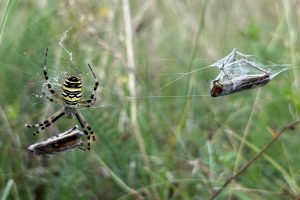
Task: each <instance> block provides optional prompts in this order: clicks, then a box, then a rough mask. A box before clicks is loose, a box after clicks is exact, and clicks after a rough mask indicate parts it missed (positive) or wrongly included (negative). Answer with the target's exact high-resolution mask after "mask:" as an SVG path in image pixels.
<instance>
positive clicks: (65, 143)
mask: <svg viewBox="0 0 300 200" xmlns="http://www.w3.org/2000/svg"><path fill="white" fill-rule="evenodd" d="M83 135H84V133H82V132H81V131H79V130H78V126H74V127H73V128H72V129H70V130H68V131H66V132H64V133H61V134H58V135H56V136H53V137H50V138H48V139H47V140H45V141H42V142H39V143H36V144H32V145H30V146H29V147H28V150H29V151H30V152H31V153H33V154H35V155H51V154H53V153H59V152H62V151H66V150H70V149H73V148H76V147H81V146H83V142H82V140H81V137H82V136H83Z"/></svg>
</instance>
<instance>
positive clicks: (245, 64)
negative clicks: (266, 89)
mask: <svg viewBox="0 0 300 200" xmlns="http://www.w3.org/2000/svg"><path fill="white" fill-rule="evenodd" d="M211 66H218V67H219V68H220V73H219V75H218V76H217V77H216V78H215V80H213V81H212V82H211V91H210V93H211V96H212V97H218V96H224V95H228V94H232V93H235V92H239V91H242V90H248V89H253V88H257V87H261V86H264V85H266V84H267V83H269V82H270V81H271V80H272V79H273V78H274V77H275V76H277V75H278V74H279V73H281V72H283V71H285V70H288V69H289V68H290V67H291V65H289V64H283V65H280V64H261V63H260V62H259V61H258V60H257V58H256V57H255V56H251V55H245V54H242V53H240V52H238V50H237V49H234V50H233V51H232V52H231V53H230V54H229V55H228V56H226V57H225V58H223V59H221V60H219V61H217V62H216V63H214V64H213V65H211Z"/></svg>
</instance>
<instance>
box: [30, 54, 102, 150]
mask: <svg viewBox="0 0 300 200" xmlns="http://www.w3.org/2000/svg"><path fill="white" fill-rule="evenodd" d="M47 57H48V48H47V49H46V54H45V59H44V72H43V74H44V77H45V80H46V85H45V86H46V87H43V91H42V94H43V95H44V96H45V97H46V98H47V99H48V100H49V101H51V102H60V103H63V108H61V109H60V110H59V111H58V112H56V113H54V114H52V115H51V116H50V117H49V118H48V119H47V120H45V121H44V122H41V123H38V124H33V125H28V124H26V126H27V127H28V128H32V127H35V128H38V130H37V131H36V132H35V133H34V135H35V134H37V133H39V132H41V131H43V130H44V129H46V128H47V127H48V126H50V125H51V124H52V123H54V122H55V121H56V120H58V119H59V118H61V117H62V116H63V115H66V116H67V117H68V118H71V119H72V118H74V117H76V118H77V120H78V122H79V124H80V125H81V127H82V129H83V131H84V133H85V135H86V136H87V139H88V143H87V145H88V147H87V149H90V140H91V139H92V140H93V141H95V140H96V137H95V136H94V132H93V130H92V129H91V127H90V126H89V124H88V123H87V121H86V120H85V118H84V117H83V116H82V115H81V113H80V112H79V111H78V108H80V107H91V106H92V105H93V104H94V102H95V101H96V96H95V93H96V91H97V89H98V87H99V82H98V80H97V78H96V76H95V73H94V72H93V69H92V68H91V66H90V65H88V66H89V68H90V70H91V72H92V74H93V77H94V80H95V85H94V88H93V91H92V93H91V95H90V98H89V99H87V100H84V99H82V80H81V76H80V74H79V75H70V76H68V77H67V78H66V79H65V80H64V82H63V85H62V87H61V88H62V93H61V95H58V93H56V92H55V90H54V88H53V86H52V84H51V83H50V81H49V76H48V72H47ZM46 88H47V89H48V93H47V92H46V91H44V89H46Z"/></svg>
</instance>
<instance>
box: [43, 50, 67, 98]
mask: <svg viewBox="0 0 300 200" xmlns="http://www.w3.org/2000/svg"><path fill="white" fill-rule="evenodd" d="M47 58H48V48H47V49H46V54H45V59H44V77H45V79H46V81H47V87H48V90H49V91H50V93H51V95H52V96H53V97H54V98H55V99H56V100H58V101H62V100H63V98H62V97H61V96H59V95H58V94H57V93H56V92H55V90H54V89H53V87H52V85H51V83H50V82H49V76H48V71H47ZM42 94H43V95H44V96H45V97H46V99H48V100H49V101H51V102H54V101H55V100H54V99H53V98H51V97H49V96H48V95H47V94H46V92H45V91H44V90H43V91H42Z"/></svg>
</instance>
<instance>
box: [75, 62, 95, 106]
mask: <svg viewBox="0 0 300 200" xmlns="http://www.w3.org/2000/svg"><path fill="white" fill-rule="evenodd" d="M88 66H89V68H90V70H91V72H92V74H93V76H94V79H95V85H94V88H93V91H92V94H91V96H90V98H89V99H88V100H80V101H79V106H81V107H91V106H92V105H93V104H94V102H95V101H96V97H95V93H96V91H97V89H98V87H99V82H98V80H97V78H96V75H95V73H94V71H93V69H92V67H91V65H90V64H88Z"/></svg>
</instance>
